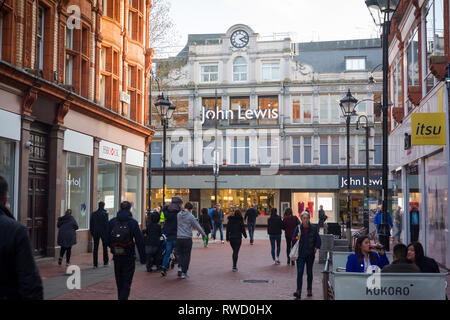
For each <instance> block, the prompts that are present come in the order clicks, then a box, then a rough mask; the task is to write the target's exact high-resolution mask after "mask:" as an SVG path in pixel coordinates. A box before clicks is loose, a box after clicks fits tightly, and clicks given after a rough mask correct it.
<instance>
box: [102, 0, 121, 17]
mask: <svg viewBox="0 0 450 320" xmlns="http://www.w3.org/2000/svg"><path fill="white" fill-rule="evenodd" d="M102 4H103V15H105V16H107V17H109V18H111V19H114V20H116V21H117V22H119V21H120V0H103V3H102Z"/></svg>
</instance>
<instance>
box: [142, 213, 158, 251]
mask: <svg viewBox="0 0 450 320" xmlns="http://www.w3.org/2000/svg"><path fill="white" fill-rule="evenodd" d="M159 219H160V216H159V214H158V213H157V212H152V213H150V214H149V215H148V216H147V221H146V229H145V230H144V232H143V234H144V236H145V237H144V242H145V245H146V246H152V247H159V245H160V242H161V235H162V230H161V225H160V224H159Z"/></svg>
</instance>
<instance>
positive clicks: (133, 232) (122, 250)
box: [106, 201, 146, 300]
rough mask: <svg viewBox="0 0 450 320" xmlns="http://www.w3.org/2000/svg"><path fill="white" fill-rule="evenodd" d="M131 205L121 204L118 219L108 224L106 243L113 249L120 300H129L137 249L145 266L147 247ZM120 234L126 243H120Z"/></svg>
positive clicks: (125, 202)
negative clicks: (118, 238)
mask: <svg viewBox="0 0 450 320" xmlns="http://www.w3.org/2000/svg"><path fill="white" fill-rule="evenodd" d="M130 210H131V203H130V202H128V201H124V202H122V203H121V204H120V211H119V212H118V213H117V217H116V218H114V219H111V220H110V221H109V222H108V229H107V232H106V241H107V243H108V246H109V247H110V248H111V252H112V254H113V260H114V275H115V278H116V285H117V292H118V299H119V300H128V297H129V296H130V290H131V283H132V282H133V276H134V271H135V268H136V249H135V248H136V247H137V249H138V251H139V257H140V260H141V264H145V263H146V261H145V258H146V257H145V246H144V238H143V236H142V232H141V230H140V229H139V224H138V222H137V221H136V220H135V219H133V215H132V214H131V211H130ZM119 232H120V235H121V238H122V236H123V237H124V238H126V239H124V242H123V243H122V242H118V241H117V237H118V236H119Z"/></svg>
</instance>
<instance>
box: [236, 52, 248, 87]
mask: <svg viewBox="0 0 450 320" xmlns="http://www.w3.org/2000/svg"><path fill="white" fill-rule="evenodd" d="M247 69H248V65H247V61H246V60H245V59H244V58H242V57H238V58H236V59H235V60H234V63H233V81H247V71H248V70H247Z"/></svg>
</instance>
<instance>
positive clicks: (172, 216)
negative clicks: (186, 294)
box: [161, 197, 183, 276]
mask: <svg viewBox="0 0 450 320" xmlns="http://www.w3.org/2000/svg"><path fill="white" fill-rule="evenodd" d="M182 205H183V200H182V199H181V198H180V197H172V202H171V203H170V204H169V206H166V207H164V209H163V212H164V217H165V218H164V219H165V221H164V227H163V230H162V232H163V234H165V235H166V238H167V240H166V254H165V255H164V257H163V263H162V268H161V269H162V271H161V274H162V275H163V276H166V275H167V269H168V264H169V258H170V255H171V254H172V251H173V250H174V249H175V248H176V247H177V230H178V225H177V215H178V212H180V211H181V208H182ZM179 271H180V274H181V270H179Z"/></svg>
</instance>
